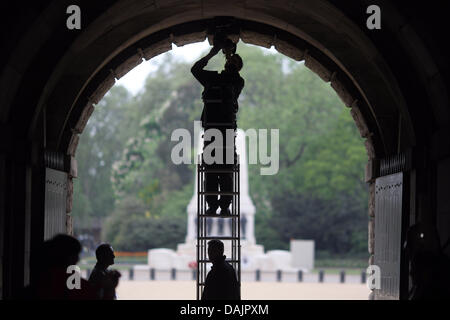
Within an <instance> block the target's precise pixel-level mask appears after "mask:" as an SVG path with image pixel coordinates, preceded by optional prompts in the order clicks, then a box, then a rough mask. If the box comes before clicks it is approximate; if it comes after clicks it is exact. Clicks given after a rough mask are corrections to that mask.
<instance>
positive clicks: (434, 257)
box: [404, 223, 450, 300]
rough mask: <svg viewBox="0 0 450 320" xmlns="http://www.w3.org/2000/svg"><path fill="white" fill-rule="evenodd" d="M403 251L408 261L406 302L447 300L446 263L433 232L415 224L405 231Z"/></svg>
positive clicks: (449, 265) (449, 283) (449, 284)
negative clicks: (408, 288)
mask: <svg viewBox="0 0 450 320" xmlns="http://www.w3.org/2000/svg"><path fill="white" fill-rule="evenodd" d="M404 247H405V249H406V253H407V256H408V258H409V260H410V275H411V280H412V288H411V290H410V293H409V299H410V300H429V299H449V298H450V275H449V274H448V273H449V270H450V260H449V258H448V257H447V256H446V255H445V254H444V253H443V251H442V248H441V247H440V240H439V236H438V233H437V230H436V229H435V228H434V227H432V226H431V225H427V224H423V223H417V224H415V225H413V226H411V227H410V228H409V229H408V232H407V236H406V243H405V246H404Z"/></svg>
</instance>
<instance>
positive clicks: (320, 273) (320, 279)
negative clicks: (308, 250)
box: [319, 270, 324, 282]
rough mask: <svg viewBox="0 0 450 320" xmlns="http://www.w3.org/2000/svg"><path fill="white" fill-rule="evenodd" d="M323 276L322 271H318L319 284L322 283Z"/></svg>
mask: <svg viewBox="0 0 450 320" xmlns="http://www.w3.org/2000/svg"><path fill="white" fill-rule="evenodd" d="M323 275H324V271H323V270H320V271H319V282H323Z"/></svg>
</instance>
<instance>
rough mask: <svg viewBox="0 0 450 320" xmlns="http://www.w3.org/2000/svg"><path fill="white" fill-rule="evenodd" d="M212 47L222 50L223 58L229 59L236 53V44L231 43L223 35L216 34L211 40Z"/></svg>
mask: <svg viewBox="0 0 450 320" xmlns="http://www.w3.org/2000/svg"><path fill="white" fill-rule="evenodd" d="M213 44H214V46H217V47H219V48H220V49H222V52H223V53H224V54H225V56H227V57H229V56H231V55H233V54H235V53H236V44H235V43H234V42H233V41H231V39H229V38H228V37H227V36H226V35H225V34H224V33H221V32H219V33H216V34H215V35H214V40H213Z"/></svg>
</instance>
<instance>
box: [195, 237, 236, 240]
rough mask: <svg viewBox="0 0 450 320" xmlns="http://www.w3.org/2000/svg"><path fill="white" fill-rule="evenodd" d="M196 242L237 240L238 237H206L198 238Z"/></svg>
mask: <svg viewBox="0 0 450 320" xmlns="http://www.w3.org/2000/svg"><path fill="white" fill-rule="evenodd" d="M198 240H239V237H229V236H228V237H220V236H207V237H199V238H198Z"/></svg>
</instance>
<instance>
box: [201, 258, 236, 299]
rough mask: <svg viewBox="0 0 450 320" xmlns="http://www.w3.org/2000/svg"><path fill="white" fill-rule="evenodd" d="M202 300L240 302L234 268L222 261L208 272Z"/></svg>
mask: <svg viewBox="0 0 450 320" xmlns="http://www.w3.org/2000/svg"><path fill="white" fill-rule="evenodd" d="M202 300H240V290H239V283H238V281H237V278H236V272H235V270H234V268H233V267H232V266H231V265H230V264H229V263H228V262H226V261H225V256H223V259H222V260H221V261H219V262H217V263H215V264H214V265H213V266H212V267H211V271H209V272H208V275H207V276H206V280H205V288H204V290H203V294H202Z"/></svg>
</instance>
